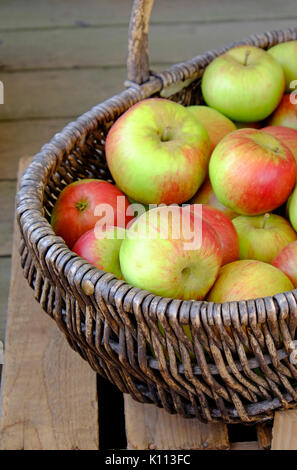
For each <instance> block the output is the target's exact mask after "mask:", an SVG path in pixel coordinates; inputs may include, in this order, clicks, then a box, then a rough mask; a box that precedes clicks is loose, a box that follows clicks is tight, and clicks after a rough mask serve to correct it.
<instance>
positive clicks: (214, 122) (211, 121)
mask: <svg viewBox="0 0 297 470" xmlns="http://www.w3.org/2000/svg"><path fill="white" fill-rule="evenodd" d="M187 109H188V110H189V111H190V112H191V113H193V115H194V116H195V117H196V118H197V119H198V121H199V122H201V124H202V125H203V126H204V127H205V129H206V130H207V132H208V135H209V138H210V144H211V150H213V149H214V148H215V147H216V145H217V144H218V143H219V142H220V141H221V140H222V138H223V137H225V135H227V134H230V132H232V131H235V130H236V126H235V124H234V123H233V122H232V121H231V120H230V119H228V118H227V117H226V116H224V115H223V114H222V113H220V112H219V111H217V110H216V109H213V108H210V107H209V106H202V105H201V106H188V108H187Z"/></svg>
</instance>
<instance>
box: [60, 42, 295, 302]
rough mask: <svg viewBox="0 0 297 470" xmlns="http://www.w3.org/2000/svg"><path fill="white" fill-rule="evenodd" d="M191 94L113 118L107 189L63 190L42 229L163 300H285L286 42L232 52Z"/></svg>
mask: <svg viewBox="0 0 297 470" xmlns="http://www.w3.org/2000/svg"><path fill="white" fill-rule="evenodd" d="M295 87H296V90H295ZM201 88H202V95H203V98H204V101H205V104H204V105H199V106H188V107H185V106H182V105H181V104H178V103H175V102H172V101H170V100H167V99H161V98H150V99H146V100H143V101H141V102H139V103H137V104H135V105H134V106H132V107H131V108H130V109H129V110H128V111H126V112H125V113H124V114H123V115H122V116H120V117H119V118H118V119H117V120H116V122H115V123H114V124H113V126H112V127H111V129H110V131H109V133H108V136H107V140H106V160H107V164H108V167H109V170H110V173H111V175H112V177H113V180H114V182H115V185H114V184H111V183H109V182H106V181H103V180H96V179H85V180H80V181H76V182H74V183H72V184H70V185H68V186H66V187H65V189H64V190H63V191H62V192H61V194H60V196H59V198H58V199H57V201H56V204H55V207H54V209H53V213H52V221H51V222H52V226H53V229H54V231H55V232H56V234H57V235H60V236H62V237H63V239H64V240H65V242H66V243H67V244H68V246H69V248H70V249H72V250H73V251H74V252H75V253H77V254H78V255H79V256H81V257H82V258H84V259H86V260H87V261H88V262H89V263H91V264H93V265H95V266H96V267H97V268H99V269H101V270H104V271H107V272H111V273H113V274H114V275H115V276H116V277H117V278H119V279H124V280H125V281H126V282H128V283H129V284H131V285H133V286H136V287H138V288H141V289H145V290H147V291H150V292H152V293H154V294H156V295H160V296H163V297H171V298H179V299H189V300H201V299H206V300H209V301H214V302H226V301H236V300H246V299H252V298H258V297H265V296H272V295H275V294H277V293H279V292H284V291H290V290H293V289H294V288H295V287H297V233H296V231H297V186H296V175H297V165H296V162H297V96H295V95H297V41H290V42H286V43H282V44H279V45H277V46H274V47H272V48H271V49H269V50H268V51H264V50H262V49H259V48H257V47H254V46H249V45H243V46H239V47H236V48H233V49H231V50H229V51H228V52H226V53H225V54H223V55H221V56H219V57H217V58H216V59H214V60H213V61H212V62H211V63H210V64H209V65H208V66H207V68H206V70H205V72H204V74H203V77H202V86H201ZM152 205H154V206H152ZM111 209H112V210H111ZM184 227H187V230H183V228H184ZM198 232H199V233H198ZM176 234H178V236H177V235H176ZM195 237H196V238H197V237H198V238H199V243H191V242H193V240H194V238H195ZM196 241H197V240H196Z"/></svg>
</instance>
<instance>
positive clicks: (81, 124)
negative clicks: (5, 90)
mask: <svg viewBox="0 0 297 470" xmlns="http://www.w3.org/2000/svg"><path fill="white" fill-rule="evenodd" d="M273 37H275V38H276V40H277V41H276V42H277V43H281V42H285V41H289V40H297V26H296V28H289V29H287V30H275V31H270V32H264V33H259V34H254V35H251V36H248V37H247V38H245V39H243V40H241V41H237V42H232V43H229V44H227V45H225V46H223V47H219V48H216V49H213V50H211V51H207V52H205V53H204V54H200V55H197V56H195V57H194V58H192V59H190V60H188V61H186V62H182V63H178V64H175V65H173V66H171V67H170V68H169V69H167V70H165V71H163V72H161V73H158V74H152V75H151V77H150V80H149V81H148V82H146V83H144V84H142V85H136V84H135V85H133V86H131V84H129V85H130V86H129V87H128V88H127V89H126V90H124V91H122V92H121V93H119V94H117V95H114V96H113V97H112V98H110V99H107V100H105V101H104V102H103V103H101V104H98V105H96V106H94V107H93V108H91V110H89V111H87V112H85V113H83V114H82V115H80V116H79V117H78V118H77V119H76V120H75V121H72V122H70V123H68V124H67V125H66V126H65V127H64V128H63V129H62V130H61V132H59V133H57V134H55V135H54V137H53V138H52V139H51V140H50V141H49V143H47V144H45V145H44V146H43V147H42V148H41V150H40V152H39V153H37V154H36V155H35V157H34V159H33V161H32V162H31V164H30V165H29V167H28V168H27V170H26V171H25V172H24V174H23V176H22V178H21V182H20V189H19V191H18V192H17V197H16V212H17V219H18V223H19V226H20V228H21V230H22V232H23V234H25V235H26V237H28V238H31V239H34V237H36V235H37V238H38V239H39V240H38V241H37V243H39V242H40V249H41V251H42V252H46V251H47V250H49V249H50V248H52V251H51V252H53V254H54V253H55V257H54V260H52V259H51V260H50V262H51V263H52V265H53V268H55V262H56V258H57V255H56V253H57V252H58V253H59V254H58V256H60V257H61V256H65V258H67V259H68V261H67V263H66V265H68V263H69V262H71V263H70V266H69V267H68V268H67V269H68V270H71V271H72V273H73V270H75V273H76V274H77V284H76V288H77V289H78V290H79V291H80V294H82V283H83V281H84V280H90V279H92V280H93V281H94V288H95V297H96V283H97V281H99V279H100V289H101V291H102V286H104V288H103V292H102V295H103V296H104V297H106V298H107V300H108V301H110V302H111V303H114V304H115V301H114V299H113V292H114V293H115V292H116V291H118V289H122V290H125V291H126V293H125V295H128V294H129V293H130V294H131V292H133V295H134V298H133V305H135V302H134V299H137V302H139V298H141V299H142V300H143V299H144V298H150V302H152V301H154V302H155V303H156V305H157V304H159V302H165V303H166V304H168V306H169V304H170V305H172V304H173V305H175V306H178V310H179V309H180V307H181V306H184V308H185V309H186V310H187V311H188V312H190V311H191V312H192V311H193V309H194V310H195V308H198V309H200V307H201V306H202V305H203V306H205V308H206V309H207V311H208V313H209V314H208V323H209V324H210V325H215V324H216V318H215V317H216V312H217V313H219V312H221V309H222V307H223V309H222V310H223V311H222V317H223V323H224V325H225V326H229V325H231V324H232V322H231V318H230V316H231V315H230V311H234V309H235V310H236V311H237V313H238V312H239V314H240V313H241V311H243V314H242V315H241V314H240V316H241V320H243V321H242V322H241V324H247V322H248V315H246V313H248V312H250V311H254V309H255V307H253V306H254V305H255V303H256V304H257V306H258V310H260V311H261V310H262V311H263V315H261V317H262V318H258V319H257V323H258V324H261V323H264V322H265V321H266V318H265V316H266V309H265V305H264V304H268V305H269V308H270V309H271V308H272V310H273V311H274V315H277V313H278V311H282V310H283V314H282V318H283V319H285V318H286V316H287V315H288V314H289V313H288V312H289V308H288V303H289V302H288V299H287V297H286V296H290V299H291V300H292V301H293V302H294V303H295V304H296V303H297V289H294V290H292V291H286V292H281V293H279V294H276V295H274V296H272V297H265V298H257V299H245V300H241V301H232V302H225V303H214V302H208V301H206V300H202V301H200V300H181V299H175V298H167V297H161V296H158V295H155V294H153V293H151V292H149V291H146V290H143V289H140V288H136V287H134V286H132V285H130V284H128V283H126V282H125V281H123V280H118V279H117V278H116V277H115V276H114V275H113V274H110V273H107V272H105V271H100V270H99V269H97V268H95V267H94V266H93V265H91V264H90V263H88V262H87V261H86V260H84V259H82V258H80V257H79V256H78V255H76V254H75V253H74V252H73V251H71V250H70V249H69V248H68V247H67V245H66V244H65V242H64V240H63V239H62V238H61V237H59V236H57V235H56V234H55V233H54V231H53V229H52V227H51V225H50V223H49V222H48V221H47V220H46V218H45V217H44V215H43V208H42V198H43V181H44V178H45V177H46V172H47V170H48V169H49V168H51V170H52V172H54V170H55V166H56V165H57V164H58V162H59V161H61V160H62V158H63V156H64V154H65V153H66V152H67V151H69V150H71V149H73V148H74V147H75V145H76V144H77V143H82V142H83V141H84V139H85V138H86V136H87V135H88V134H89V133H91V132H92V131H93V130H95V129H96V128H97V127H98V126H100V122H101V121H106V120H107V119H108V116H109V113H110V112H112V111H114V112H115V115H117V114H118V115H120V114H121V111H120V112H119V111H118V109H119V102H120V103H122V107H123V109H124V108H126V107H127V102H128V103H129V107H131V106H132V105H133V104H135V103H137V102H138V101H141V100H144V99H146V98H149V97H150V96H151V95H152V94H154V93H157V92H160V91H162V90H166V89H167V88H168V87H170V85H173V84H176V83H179V82H181V81H185V80H188V79H191V78H192V77H193V75H194V76H195V78H194V80H196V79H197V78H199V73H200V74H201V75H202V73H203V71H204V69H205V67H206V65H208V63H210V62H211V61H212V60H213V59H214V57H216V56H219V55H221V54H223V53H224V52H226V51H227V50H229V49H231V48H232V47H235V46H239V45H244V44H250V45H254V46H257V45H258V44H259V45H260V44H262V45H261V48H265V47H268V46H269V45H270V44H271V38H273ZM263 41H265V42H266V46H263ZM113 118H114V119H115V117H114V116H113ZM27 195H28V196H30V207H28V206H26V196H27ZM32 200H33V201H34V203H33V205H32ZM31 218H33V220H34V224H33V227H32V225H31V224H30V219H31ZM40 230H42V234H41V236H40ZM36 232H38V233H36ZM37 243H36V244H37ZM37 255H39V253H37ZM37 257H38V256H37ZM66 271H67V270H66ZM97 294H98V293H97ZM292 296H293V298H292ZM137 302H136V303H137ZM207 305H212V306H215V307H216V308H214V309H213V308H210V309H208V307H207ZM261 305H262V306H263V308H262V309H261ZM259 307H260V308H259ZM168 315H169V313H168V311H167V309H166V316H168Z"/></svg>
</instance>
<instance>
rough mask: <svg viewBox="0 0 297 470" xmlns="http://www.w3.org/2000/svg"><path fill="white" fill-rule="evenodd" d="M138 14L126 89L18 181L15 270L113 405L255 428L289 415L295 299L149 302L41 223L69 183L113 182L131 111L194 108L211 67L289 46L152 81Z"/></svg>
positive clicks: (201, 59) (295, 388) (264, 39)
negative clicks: (113, 139)
mask: <svg viewBox="0 0 297 470" xmlns="http://www.w3.org/2000/svg"><path fill="white" fill-rule="evenodd" d="M144 3H145V2H144V0H136V1H135V2H134V7H133V12H132V17H131V22H130V39H129V45H130V46H129V56H128V78H129V80H128V82H127V83H126V85H127V89H126V90H125V91H123V92H122V93H120V94H119V95H116V96H113V97H112V98H111V99H109V100H107V101H105V102H104V103H102V104H99V105H97V106H95V107H94V108H92V109H91V110H90V111H88V112H87V113H85V114H83V115H82V116H80V117H79V118H78V119H77V120H76V121H75V122H72V123H70V124H68V125H67V126H66V127H65V128H64V129H63V130H62V131H61V132H60V133H59V134H56V135H55V136H54V138H53V139H52V140H51V142H49V143H48V144H46V145H44V146H43V148H42V149H41V151H40V153H38V154H37V155H36V156H35V158H34V160H33V162H32V163H31V165H30V166H29V168H28V169H27V170H26V172H25V173H24V175H23V177H22V180H21V185H20V190H19V192H18V195H17V218H18V224H19V227H20V231H21V239H22V240H21V245H20V256H21V263H22V267H23V270H24V274H25V277H26V278H27V280H28V283H29V285H30V286H31V288H32V289H33V290H34V294H35V298H36V299H37V300H38V302H40V304H41V306H42V308H43V309H44V310H45V312H47V313H48V314H49V315H50V316H51V317H52V318H53V319H54V320H55V321H56V323H57V325H58V326H59V328H60V329H61V330H62V331H63V333H64V334H65V336H66V338H67V340H68V343H69V344H70V346H71V347H72V348H73V349H74V350H76V351H77V352H78V353H79V354H80V355H81V356H82V357H83V358H84V359H85V360H86V361H88V362H89V364H90V365H91V367H92V368H93V369H94V370H95V371H96V372H98V373H99V374H101V375H102V376H103V377H105V378H106V379H108V380H109V381H110V382H112V383H113V384H114V385H116V386H117V387H118V389H119V390H121V391H122V392H123V393H129V394H131V396H132V397H133V398H134V399H135V400H137V401H139V402H143V403H154V404H155V405H157V406H158V407H163V408H164V409H165V410H166V411H168V412H169V413H178V414H180V415H182V416H184V417H187V418H198V419H200V420H202V421H204V422H210V421H213V422H226V423H238V422H243V423H253V422H263V421H265V420H268V419H270V418H272V417H273V412H274V411H275V410H280V409H288V408H296V407H297V367H296V365H295V362H296V361H295V360H294V359H295V358H296V352H295V342H294V340H295V337H296V326H297V291H296V290H294V291H292V292H286V293H282V294H278V295H276V296H274V297H273V298H271V297H267V298H263V299H256V300H249V301H241V302H230V303H225V304H214V303H208V302H200V301H181V300H173V299H169V298H162V297H158V296H155V295H153V294H151V293H149V292H147V291H143V290H141V289H137V288H135V287H132V286H131V285H128V284H127V283H125V282H124V281H119V280H117V279H116V278H115V277H114V276H113V275H112V274H109V273H105V272H102V271H99V270H98V269H96V268H94V266H92V265H90V264H88V263H87V262H86V261H84V260H82V259H81V258H79V257H78V256H76V254H75V253H73V252H72V251H70V250H69V249H68V248H67V246H66V245H65V243H64V241H63V240H62V239H61V238H60V237H58V236H56V235H55V234H54V232H53V230H52V228H51V225H50V223H49V220H50V214H51V212H52V209H53V206H54V204H55V201H56V199H57V197H58V196H59V194H60V192H61V191H62V189H63V188H64V187H65V186H66V185H68V184H69V183H72V182H73V181H76V180H79V179H82V178H102V179H105V180H107V181H111V182H112V178H111V175H110V173H109V171H108V168H107V165H106V160H105V153H104V146H105V139H106V135H107V132H108V130H109V129H110V127H111V125H112V124H113V123H114V122H115V120H116V119H117V118H118V117H119V116H120V115H121V114H122V113H124V112H125V111H126V110H127V109H129V108H130V107H131V106H132V105H133V104H135V103H137V102H139V101H141V100H143V99H145V98H149V97H152V96H161V97H166V98H168V99H171V100H174V101H177V102H179V103H181V104H183V105H186V106H187V105H193V104H199V103H201V93H200V82H201V76H202V74H203V71H204V69H205V67H206V66H207V65H208V64H209V63H210V62H211V61H212V60H213V59H214V58H215V57H216V56H218V55H220V54H222V53H223V52H225V51H226V50H228V49H230V48H231V47H234V46H235V45H239V44H251V45H255V46H258V47H261V48H263V49H266V48H269V47H271V46H273V45H275V44H277V43H280V42H284V41H289V40H295V39H297V28H296V29H293V30H292V29H291V30H288V31H273V32H267V33H263V34H258V35H253V36H251V37H249V38H247V39H245V40H243V41H241V42H238V43H236V44H229V45H228V46H225V47H222V48H219V49H217V50H213V51H209V52H206V53H205V54H203V55H200V56H197V57H195V58H193V59H192V60H189V61H187V62H184V63H180V64H177V65H174V66H173V67H171V68H170V69H169V70H167V71H165V72H163V73H160V74H155V75H152V74H150V73H149V69H148V60H147V34H146V31H147V25H148V18H149V12H146V13H145V15H142V16H141V18H140V19H139V15H138V14H139V9H141V8H144ZM137 15H138V16H137ZM139 34H140V35H141V41H136V37H137V35H139ZM139 44H140V45H139ZM134 46H135V47H136V46H137V47H139V50H135V48H134V49H133V47H134ZM136 59H137V60H136ZM131 64H132V65H131ZM146 75H147V77H146V81H144V77H145V76H146ZM137 82H138V83H137ZM143 82H144V83H143ZM36 321H38V319H36ZM160 325H161V326H162V327H163V329H164V333H163V334H162V333H161V332H160V328H159V327H160ZM185 325H188V326H187V329H188V331H190V332H191V335H192V340H191V339H190V338H189V335H187V334H185V328H184V326H185ZM152 349H153V351H154V353H152Z"/></svg>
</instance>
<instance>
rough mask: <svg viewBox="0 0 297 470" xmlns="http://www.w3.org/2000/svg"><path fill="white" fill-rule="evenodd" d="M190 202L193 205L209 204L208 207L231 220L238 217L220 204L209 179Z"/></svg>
mask: <svg viewBox="0 0 297 470" xmlns="http://www.w3.org/2000/svg"><path fill="white" fill-rule="evenodd" d="M190 202H191V204H207V205H208V206H211V207H214V208H215V209H218V210H220V211H221V212H223V213H224V214H225V215H226V216H227V217H228V218H229V219H230V220H232V219H234V217H237V216H238V214H237V213H236V212H234V211H232V210H231V209H229V207H226V206H224V205H223V204H221V203H220V201H219V200H218V198H217V197H216V195H215V193H214V190H213V189H212V186H211V182H210V180H209V178H207V179H206V180H205V181H204V183H203V185H202V186H201V188H200V189H199V190H198V191H197V193H196V194H195V196H194V197H193V198H192V199H191V201H190Z"/></svg>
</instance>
